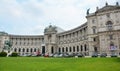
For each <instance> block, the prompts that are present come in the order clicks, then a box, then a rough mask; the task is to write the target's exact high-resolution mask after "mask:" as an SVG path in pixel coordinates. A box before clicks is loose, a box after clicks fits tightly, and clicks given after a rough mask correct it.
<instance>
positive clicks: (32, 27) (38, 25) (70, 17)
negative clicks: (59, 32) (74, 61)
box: [0, 0, 120, 35]
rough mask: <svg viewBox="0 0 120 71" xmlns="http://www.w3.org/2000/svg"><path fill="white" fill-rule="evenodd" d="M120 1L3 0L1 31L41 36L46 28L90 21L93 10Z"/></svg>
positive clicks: (0, 4) (66, 26) (0, 20)
mask: <svg viewBox="0 0 120 71" xmlns="http://www.w3.org/2000/svg"><path fill="white" fill-rule="evenodd" d="M117 1H118V2H119V4H120V0H0V31H5V32H7V33H9V34H19V35H42V34H43V32H44V28H45V27H47V26H49V25H50V24H49V23H51V24H52V25H56V26H58V27H60V28H62V29H64V30H70V29H73V28H75V27H77V26H80V25H81V24H83V23H85V22H86V21H87V20H86V18H85V16H86V10H87V9H89V8H90V13H93V12H95V11H96V7H97V6H98V7H99V8H101V7H103V6H105V3H106V2H108V4H109V5H115V4H116V2H117Z"/></svg>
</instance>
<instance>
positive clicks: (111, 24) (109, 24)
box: [106, 21, 113, 31]
mask: <svg viewBox="0 0 120 71" xmlns="http://www.w3.org/2000/svg"><path fill="white" fill-rule="evenodd" d="M106 26H107V29H108V30H109V31H110V30H112V26H113V23H112V22H111V21H108V22H107V23H106Z"/></svg>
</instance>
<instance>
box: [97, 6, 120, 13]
mask: <svg viewBox="0 0 120 71" xmlns="http://www.w3.org/2000/svg"><path fill="white" fill-rule="evenodd" d="M116 9H120V6H119V5H117V6H116V5H115V6H113V5H107V6H104V7H103V8H101V9H98V10H97V11H96V12H97V13H99V12H105V11H111V10H116Z"/></svg>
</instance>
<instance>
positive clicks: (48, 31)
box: [44, 25, 64, 33]
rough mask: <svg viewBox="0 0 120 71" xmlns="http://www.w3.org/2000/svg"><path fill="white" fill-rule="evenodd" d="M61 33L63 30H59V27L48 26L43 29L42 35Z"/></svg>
mask: <svg viewBox="0 0 120 71" xmlns="http://www.w3.org/2000/svg"><path fill="white" fill-rule="evenodd" d="M63 31H64V30H63V29H61V28H59V27H56V26H52V25H49V26H48V27H46V28H45V30H44V33H51V32H54V33H60V32H63Z"/></svg>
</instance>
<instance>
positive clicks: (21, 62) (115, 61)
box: [0, 57, 120, 71]
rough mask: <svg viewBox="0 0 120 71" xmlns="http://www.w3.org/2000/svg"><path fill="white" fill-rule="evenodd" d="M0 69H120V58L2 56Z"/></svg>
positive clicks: (95, 70) (39, 70) (6, 70)
mask: <svg viewBox="0 0 120 71" xmlns="http://www.w3.org/2000/svg"><path fill="white" fill-rule="evenodd" d="M0 71H120V58H40V57H6V58H4V57H3V58H2V57H1V58H0Z"/></svg>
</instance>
